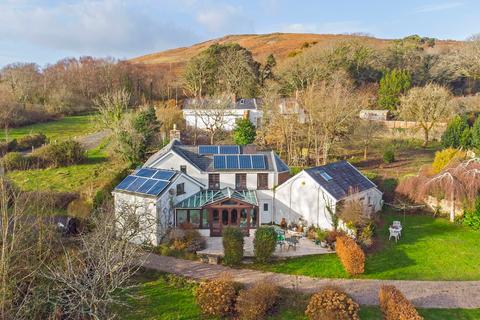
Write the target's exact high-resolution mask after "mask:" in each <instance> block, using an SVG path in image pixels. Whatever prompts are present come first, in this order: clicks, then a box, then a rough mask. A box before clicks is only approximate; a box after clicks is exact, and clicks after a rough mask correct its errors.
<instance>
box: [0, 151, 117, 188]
mask: <svg viewBox="0 0 480 320" xmlns="http://www.w3.org/2000/svg"><path fill="white" fill-rule="evenodd" d="M122 169H123V167H122V165H120V164H118V165H117V164H114V163H113V162H112V161H110V160H109V158H108V156H107V153H106V151H105V145H101V146H99V147H98V148H96V149H93V150H89V151H88V157H87V161H86V162H85V163H82V164H78V165H73V166H68V167H61V168H48V169H39V170H25V171H12V172H9V173H8V174H7V175H8V177H9V178H10V179H11V180H12V181H13V182H14V183H15V184H16V185H17V186H18V187H20V189H22V190H24V191H38V190H41V191H57V192H80V191H82V192H87V193H88V192H89V191H92V192H93V190H96V189H97V188H98V187H99V186H101V185H102V184H103V183H105V181H109V180H111V178H112V177H114V176H116V175H117V174H118V172H120V171H121V170H122Z"/></svg>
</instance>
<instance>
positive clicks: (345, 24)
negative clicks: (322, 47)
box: [281, 21, 371, 34]
mask: <svg viewBox="0 0 480 320" xmlns="http://www.w3.org/2000/svg"><path fill="white" fill-rule="evenodd" d="M281 30H282V32H291V33H334V34H341V33H353V32H371V30H370V28H368V27H365V26H364V25H362V24H361V23H359V22H357V21H336V22H324V23H320V24H314V23H313V24H303V23H292V24H289V25H287V26H284V27H283V28H281Z"/></svg>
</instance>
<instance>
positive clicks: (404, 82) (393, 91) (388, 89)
mask: <svg viewBox="0 0 480 320" xmlns="http://www.w3.org/2000/svg"><path fill="white" fill-rule="evenodd" d="M411 86H412V77H411V76H410V73H409V72H408V71H406V70H400V69H394V70H392V71H387V72H386V73H385V74H384V75H383V77H382V79H380V87H379V88H378V105H379V107H380V108H382V109H387V110H392V111H393V110H396V109H397V106H398V104H399V103H400V96H401V95H402V94H403V93H405V92H406V91H407V90H408V89H410V87H411Z"/></svg>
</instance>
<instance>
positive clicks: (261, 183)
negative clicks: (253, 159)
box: [257, 173, 268, 190]
mask: <svg viewBox="0 0 480 320" xmlns="http://www.w3.org/2000/svg"><path fill="white" fill-rule="evenodd" d="M257 189H258V190H268V173H259V174H257Z"/></svg>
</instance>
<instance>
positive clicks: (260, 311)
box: [236, 281, 280, 320]
mask: <svg viewBox="0 0 480 320" xmlns="http://www.w3.org/2000/svg"><path fill="white" fill-rule="evenodd" d="M279 296H280V292H279V289H278V287H277V286H276V285H275V284H273V283H271V282H267V281H262V282H259V283H257V284H255V285H254V286H253V287H251V288H249V289H247V290H241V291H240V294H239V295H238V298H237V304H236V310H237V313H238V315H239V316H240V319H242V320H262V319H265V318H266V316H267V314H268V312H269V311H270V310H272V308H273V307H274V306H275V304H276V303H277V301H278V298H279Z"/></svg>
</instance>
